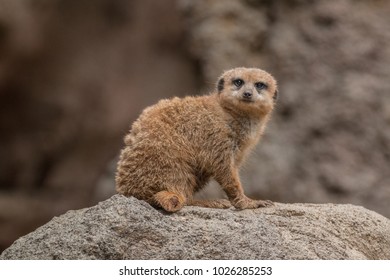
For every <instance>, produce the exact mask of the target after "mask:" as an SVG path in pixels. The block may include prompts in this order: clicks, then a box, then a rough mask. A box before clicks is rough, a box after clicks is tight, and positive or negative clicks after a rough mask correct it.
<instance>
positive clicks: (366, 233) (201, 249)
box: [0, 195, 390, 259]
mask: <svg viewBox="0 0 390 280" xmlns="http://www.w3.org/2000/svg"><path fill="white" fill-rule="evenodd" d="M0 259H390V220H388V219H387V218H385V217H383V216H381V215H379V214H377V213H375V212H372V211H369V210H366V209H364V208H362V207H358V206H353V205H334V204H324V205H314V204H276V206H275V207H271V208H260V209H256V210H244V211H236V210H234V209H228V210H220V209H206V208H199V207H185V208H183V209H182V210H181V211H179V212H178V213H176V214H172V215H167V214H164V213H163V212H160V211H157V210H156V209H154V208H152V207H151V206H150V205H149V204H147V203H146V202H144V201H139V200H137V199H135V198H126V197H124V196H121V195H115V196H113V197H111V198H110V199H108V200H106V201H103V202H101V203H99V204H98V205H97V206H94V207H91V208H86V209H81V210H76V211H69V212H67V213H66V214H64V215H62V216H60V217H56V218H54V219H53V220H52V221H50V222H49V223H47V224H46V225H44V226H42V227H40V228H38V229H37V230H36V231H35V232H32V233H30V234H28V235H26V236H24V237H21V238H20V239H18V240H17V241H16V242H15V243H14V244H13V245H12V246H11V247H10V248H8V249H6V250H5V251H4V252H3V253H2V255H1V256H0Z"/></svg>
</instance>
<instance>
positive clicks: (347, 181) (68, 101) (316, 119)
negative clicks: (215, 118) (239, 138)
mask: <svg viewBox="0 0 390 280" xmlns="http://www.w3.org/2000/svg"><path fill="white" fill-rule="evenodd" d="M389 14H390V1H386V0H373V1H360V0H279V1H269V0H231V1H225V0H164V1H157V0H131V1H125V0H94V1H89V0H0V252H1V251H2V250H4V249H5V248H6V247H8V246H9V245H10V244H11V243H12V242H13V241H14V240H15V239H16V238H18V237H20V236H21V235H24V234H26V233H28V232H30V231H32V230H34V229H35V228H36V227H38V226H40V225H42V224H44V223H46V222H47V221H49V220H50V219H51V218H52V217H53V216H55V215H60V214H62V213H64V212H66V211H67V210H69V209H79V208H83V207H88V206H91V205H94V204H96V203H97V202H99V201H101V200H104V199H106V198H108V197H110V196H111V195H113V194H114V193H115V190H114V173H115V169H116V161H117V157H118V153H119V151H120V149H121V147H122V139H123V136H124V135H125V134H126V132H127V131H128V130H129V128H130V125H131V123H132V122H133V121H134V120H135V119H136V118H137V116H138V115H139V114H140V113H141V112H142V109H143V108H144V107H146V106H148V105H151V104H153V103H155V102H156V101H157V100H159V99H161V98H167V97H172V96H184V95H195V94H207V93H208V92H210V91H212V90H213V88H214V83H215V81H216V79H217V77H218V76H219V75H220V74H221V72H222V71H223V70H226V69H229V68H232V67H235V66H254V67H259V68H262V69H265V70H267V71H269V72H271V73H272V74H273V75H274V76H275V77H276V79H277V80H278V82H279V89H280V90H279V92H280V98H279V101H278V105H277V108H276V111H275V113H274V115H273V118H272V120H271V122H270V124H269V126H268V128H267V130H266V133H265V136H264V138H263V141H262V143H261V144H260V145H258V147H257V149H256V151H254V153H253V155H252V158H251V159H249V160H248V162H247V164H246V166H245V167H244V168H243V170H242V172H241V174H242V181H243V184H244V187H245V189H246V192H247V194H248V195H249V196H252V197H258V198H265V199H271V200H274V201H279V202H291V203H293V202H309V203H351V204H357V205H362V206H364V207H366V208H368V209H371V210H374V211H377V212H378V213H380V214H382V215H385V216H387V217H390V17H389ZM207 192H208V193H207ZM221 195H222V194H221V193H220V192H219V190H218V187H215V186H210V187H209V188H207V190H206V191H205V192H203V193H201V194H200V195H199V196H200V197H210V196H221Z"/></svg>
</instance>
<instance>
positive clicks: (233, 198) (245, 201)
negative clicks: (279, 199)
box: [215, 165, 273, 209]
mask: <svg viewBox="0 0 390 280" xmlns="http://www.w3.org/2000/svg"><path fill="white" fill-rule="evenodd" d="M220 171H221V172H220V173H218V174H216V176H215V179H216V181H217V182H218V183H219V184H220V185H221V187H222V188H223V190H224V191H225V193H226V195H227V196H228V198H229V200H230V202H231V204H232V205H233V206H234V207H235V208H237V209H253V208H259V207H267V206H271V205H273V202H272V201H270V200H253V199H250V198H249V197H247V196H246V195H245V194H244V190H243V188H242V186H241V183H240V179H239V177H238V171H237V168H235V167H234V166H233V165H231V166H229V167H228V168H225V169H221V170H220Z"/></svg>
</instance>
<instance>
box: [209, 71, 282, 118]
mask: <svg viewBox="0 0 390 280" xmlns="http://www.w3.org/2000/svg"><path fill="white" fill-rule="evenodd" d="M217 91H218V95H219V96H220V100H221V102H222V103H223V105H224V106H226V107H229V108H233V107H234V108H236V109H238V110H241V111H243V112H247V113H251V112H252V113H254V114H259V113H260V114H261V115H264V114H268V113H269V112H271V111H272V109H273V107H274V105H275V103H276V99H277V96H278V89H277V84H276V81H275V79H274V78H273V77H272V76H271V75H270V74H269V73H267V72H265V71H263V70H261V69H258V68H244V67H240V68H234V69H231V70H228V71H226V72H224V73H223V74H222V76H221V77H220V78H219V80H218V83H217Z"/></svg>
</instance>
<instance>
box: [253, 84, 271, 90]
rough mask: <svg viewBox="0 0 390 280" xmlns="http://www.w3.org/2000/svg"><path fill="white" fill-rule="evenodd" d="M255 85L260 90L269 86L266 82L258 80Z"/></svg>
mask: <svg viewBox="0 0 390 280" xmlns="http://www.w3.org/2000/svg"><path fill="white" fill-rule="evenodd" d="M255 87H256V88H257V89H258V90H261V89H266V88H268V86H267V85H266V84H264V83H263V82H257V83H255Z"/></svg>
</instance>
